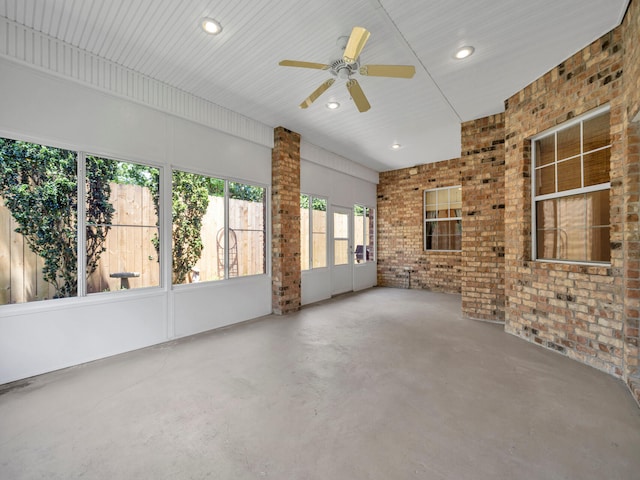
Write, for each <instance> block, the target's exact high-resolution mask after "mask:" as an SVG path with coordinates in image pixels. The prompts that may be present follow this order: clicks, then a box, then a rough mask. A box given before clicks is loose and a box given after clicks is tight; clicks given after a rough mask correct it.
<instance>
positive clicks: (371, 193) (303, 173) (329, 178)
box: [300, 142, 378, 305]
mask: <svg viewBox="0 0 640 480" xmlns="http://www.w3.org/2000/svg"><path fill="white" fill-rule="evenodd" d="M300 155H301V157H302V160H301V162H300V190H301V192H303V193H308V194H312V195H317V196H322V197H326V198H328V203H329V207H331V205H338V206H342V207H346V208H349V209H350V208H353V205H354V204H360V205H367V206H372V207H375V206H376V200H377V194H376V185H377V180H378V174H377V173H376V172H374V171H372V170H370V169H368V168H366V167H363V166H361V165H358V164H354V163H353V162H349V161H348V160H346V159H343V158H342V157H338V156H337V155H334V154H331V153H330V152H327V151H325V150H322V149H320V148H318V147H315V146H314V145H310V144H307V143H305V142H302V143H301V147H300ZM336 168H340V169H341V170H343V171H348V172H349V173H348V174H347V173H344V172H343V171H338V170H337V169H336ZM329 213H331V212H329ZM329 221H330V218H329ZM329 227H330V226H329ZM330 230H331V229H330V228H329V231H330ZM330 240H331V239H329V245H328V249H327V253H328V255H329V258H328V259H327V260H328V262H329V264H330V263H331V257H332V245H333V242H331V241H330ZM376 275H377V273H376V264H375V263H373V262H371V263H367V264H359V265H354V266H353V290H354V291H357V290H362V289H365V288H369V287H372V286H374V285H376V283H377V278H376ZM332 282H333V278H332V269H331V267H330V266H329V267H328V268H320V269H315V270H310V271H305V272H302V304H303V305H307V304H309V303H313V302H317V301H320V300H326V299H327V298H331V294H332V290H333V288H332Z"/></svg>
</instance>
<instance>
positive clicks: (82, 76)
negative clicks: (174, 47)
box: [0, 18, 273, 148]
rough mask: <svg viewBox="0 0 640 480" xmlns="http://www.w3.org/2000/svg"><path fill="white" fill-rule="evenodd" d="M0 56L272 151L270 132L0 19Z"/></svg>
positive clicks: (205, 102) (186, 94)
mask: <svg viewBox="0 0 640 480" xmlns="http://www.w3.org/2000/svg"><path fill="white" fill-rule="evenodd" d="M0 57H4V58H7V59H9V60H13V61H16V62H18V63H22V64H26V65H28V66H30V67H33V68H35V69H37V70H41V71H45V72H47V73H50V74H53V75H56V76H58V77H62V78H65V79H67V80H72V81H75V82H78V83H81V84H83V85H88V86H91V87H93V88H95V89H98V90H101V91H104V92H108V93H110V94H112V95H116V96H118V97H122V98H125V99H127V100H130V101H133V102H136V103H140V104H143V105H146V106H149V107H152V108H155V109H157V110H160V111H162V112H165V113H170V114H172V115H175V116H177V117H180V118H184V119H187V120H191V121H193V122H196V123H199V124H201V125H205V126H207V127H211V128H214V129H216V130H219V131H222V132H225V133H228V134H230V135H234V136H236V137H239V138H242V139H245V140H248V141H250V142H254V143H257V144H259V145H263V146H265V147H268V148H273V128H272V127H270V126H268V125H264V124H262V123H260V122H257V121H256V120H253V119H251V118H248V117H245V116H243V115H240V114H239V113H236V112H233V111H231V110H228V109H226V108H224V107H221V106H220V105H217V104H215V103H212V102H209V101H207V100H204V99H202V98H199V97H196V96H195V95H191V94H189V93H187V92H184V91H182V90H180V89H177V88H174V87H171V86H169V85H167V84H165V83H162V82H159V81H157V80H154V79H153V78H150V77H148V76H145V75H142V74H140V73H137V72H135V71H133V70H131V69H128V68H125V67H123V66H121V65H118V64H116V63H114V62H110V61H108V60H105V59H103V58H101V57H98V56H96V55H93V54H91V53H89V52H86V51H84V50H81V49H79V48H76V47H74V46H72V45H69V44H67V43H65V42H62V41H60V40H57V39H54V38H52V37H50V36H48V35H45V34H43V33H41V32H37V31H35V30H33V29H31V28H28V27H25V26H24V25H20V24H18V23H16V22H13V21H11V20H9V19H7V18H0Z"/></svg>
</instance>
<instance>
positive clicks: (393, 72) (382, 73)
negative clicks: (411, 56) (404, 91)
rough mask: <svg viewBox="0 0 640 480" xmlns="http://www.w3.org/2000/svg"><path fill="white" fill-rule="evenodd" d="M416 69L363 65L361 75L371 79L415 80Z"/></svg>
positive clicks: (403, 66) (409, 66)
mask: <svg viewBox="0 0 640 480" xmlns="http://www.w3.org/2000/svg"><path fill="white" fill-rule="evenodd" d="M415 73H416V67H414V66H413V65H363V66H362V67H360V75H368V76H370V77H393V78H413V76H414V75H415Z"/></svg>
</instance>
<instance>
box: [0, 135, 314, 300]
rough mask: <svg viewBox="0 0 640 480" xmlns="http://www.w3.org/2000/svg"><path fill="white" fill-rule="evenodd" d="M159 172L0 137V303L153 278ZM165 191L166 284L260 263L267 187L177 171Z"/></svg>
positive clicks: (153, 281) (141, 283)
mask: <svg viewBox="0 0 640 480" xmlns="http://www.w3.org/2000/svg"><path fill="white" fill-rule="evenodd" d="M161 173H162V172H161V169H160V168H158V167H153V166H150V165H142V164H138V163H133V162H127V161H122V160H114V159H110V158H103V157H100V156H95V155H90V154H85V153H83V152H74V151H70V150H64V149H61V148H55V147H51V146H46V145H40V144H36V143H29V142H23V141H18V140H12V139H6V138H0V305H6V304H12V303H27V302H32V301H36V300H48V299H53V298H63V297H75V296H84V295H89V294H98V293H103V292H113V291H122V290H130V289H139V288H145V287H158V286H160V285H161V274H160V272H161V271H162V269H161V252H162V251H163V250H162V249H161V248H160V247H161V237H162V235H161V233H160V232H161V231H162V230H161V225H160V224H161V221H160V218H161V216H160V210H161V205H162V204H163V199H162V195H163V192H162V189H161V188H160V179H161V178H162V175H161ZM167 194H171V196H172V198H171V208H172V239H171V242H170V244H171V248H170V251H171V254H172V257H171V260H172V261H171V264H172V265H171V272H172V275H171V276H172V279H171V280H172V283H173V284H183V283H194V282H200V281H210V280H221V279H226V278H231V277H239V276H246V275H258V274H264V273H265V272H266V188H265V187H262V186H256V185H251V184H245V183H240V182H237V181H230V180H224V179H219V178H214V177H209V176H205V175H200V174H195V173H189V172H184V171H180V170H174V171H173V172H172V184H171V191H170V192H165V193H164V195H167ZM325 209H326V207H325ZM166 253H169V249H167V250H166ZM318 258H320V255H319V254H318ZM78 265H82V267H80V268H78Z"/></svg>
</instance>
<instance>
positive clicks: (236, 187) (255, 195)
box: [229, 182, 265, 203]
mask: <svg viewBox="0 0 640 480" xmlns="http://www.w3.org/2000/svg"><path fill="white" fill-rule="evenodd" d="M264 192H265V189H264V188H262V187H254V186H253V185H245V184H244V183H236V182H229V198H230V199H233V200H246V201H248V202H258V203H262V202H264Z"/></svg>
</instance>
